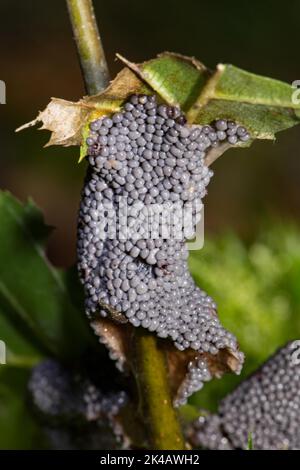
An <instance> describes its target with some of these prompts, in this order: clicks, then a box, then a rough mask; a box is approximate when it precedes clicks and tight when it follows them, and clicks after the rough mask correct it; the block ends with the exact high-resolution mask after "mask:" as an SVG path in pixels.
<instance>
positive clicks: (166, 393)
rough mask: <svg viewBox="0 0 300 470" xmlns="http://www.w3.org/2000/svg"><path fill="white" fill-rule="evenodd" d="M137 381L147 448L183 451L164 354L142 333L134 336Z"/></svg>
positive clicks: (153, 338)
mask: <svg viewBox="0 0 300 470" xmlns="http://www.w3.org/2000/svg"><path fill="white" fill-rule="evenodd" d="M134 352H135V359H134V360H135V366H136V372H137V382H138V386H139V392H140V396H141V401H142V405H143V411H144V415H145V417H146V419H147V427H148V430H149V432H148V434H149V440H150V444H151V448H152V449H155V450H184V449H185V444H184V439H183V436H182V432H181V429H180V424H179V421H178V417H177V413H176V412H175V410H174V408H173V406H172V399H171V393H170V388H169V383H168V378H167V368H166V358H165V354H164V351H163V350H162V349H160V348H159V347H158V344H157V340H156V338H155V336H154V335H151V334H149V333H147V332H144V331H143V330H140V329H139V330H137V332H136V335H135V351H134Z"/></svg>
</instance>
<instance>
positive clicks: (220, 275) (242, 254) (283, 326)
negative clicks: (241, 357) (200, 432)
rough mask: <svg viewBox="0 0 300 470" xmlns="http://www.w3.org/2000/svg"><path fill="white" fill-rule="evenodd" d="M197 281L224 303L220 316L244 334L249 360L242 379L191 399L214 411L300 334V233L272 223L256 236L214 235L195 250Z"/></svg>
mask: <svg viewBox="0 0 300 470" xmlns="http://www.w3.org/2000/svg"><path fill="white" fill-rule="evenodd" d="M190 269H191V272H192V274H193V276H194V278H195V280H196V282H197V283H198V284H199V286H201V287H202V288H203V289H205V290H206V291H207V292H208V293H209V294H210V295H211V296H212V297H213V298H214V300H216V302H217V303H218V305H219V316H220V318H221V321H222V323H223V324H224V326H225V327H226V328H228V329H229V330H230V331H232V332H233V333H234V334H235V335H236V336H237V338H238V340H239V343H240V346H241V349H242V351H244V352H245V354H246V361H245V365H244V368H243V372H242V374H241V376H240V377H233V376H231V375H230V376H226V377H223V378H222V379H221V380H214V381H213V382H212V383H210V384H207V385H206V387H205V388H204V389H203V390H202V391H201V392H199V393H197V394H195V395H194V397H193V398H192V399H191V403H194V404H197V405H199V406H201V407H202V406H203V407H206V406H207V407H209V408H211V409H214V408H215V407H216V404H217V402H218V400H219V399H220V398H221V397H222V396H224V394H226V392H227V391H228V390H230V389H231V388H232V387H233V386H234V385H235V384H236V383H237V382H239V381H240V380H241V379H242V377H244V376H245V375H248V374H249V373H250V372H251V371H252V370H254V369H255V368H256V367H257V366H258V365H259V364H260V363H262V362H263V361H264V360H265V359H266V358H267V357H268V356H269V355H270V354H272V352H274V350H276V349H277V348H278V347H279V346H280V345H282V344H283V343H285V342H286V341H287V340H289V339H294V338H299V337H300V231H299V228H298V227H296V226H295V225H293V224H291V223H282V222H279V221H277V222H272V223H271V222H269V223H265V224H264V225H263V227H261V229H260V230H259V233H258V235H257V237H256V238H255V240H253V241H252V242H251V243H250V244H248V245H247V244H245V243H243V242H242V241H241V240H240V239H239V238H238V237H237V236H236V235H234V234H233V233H227V234H226V235H223V236H219V237H216V238H214V239H208V240H206V242H205V246H204V249H203V250H201V251H198V252H197V251H192V252H191V256H190Z"/></svg>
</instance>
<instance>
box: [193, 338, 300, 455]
mask: <svg viewBox="0 0 300 470" xmlns="http://www.w3.org/2000/svg"><path fill="white" fill-rule="evenodd" d="M296 347H297V344H296V343H295V342H290V343H288V344H287V345H286V346H285V347H283V348H282V349H280V350H279V351H278V352H277V353H276V354H275V355H274V356H273V357H271V358H270V359H269V360H268V361H267V362H266V363H265V364H264V365H263V366H262V367H261V368H260V369H258V371H256V372H255V373H254V374H253V375H251V376H250V377H249V378H248V379H246V380H245V381H243V382H242V383H241V384H240V385H239V386H238V387H237V388H236V389H235V390H234V392H233V393H231V394H230V395H228V396H227V397H225V399H223V400H222V402H221V404H220V407H219V413H218V414H217V415H209V416H207V417H203V416H202V417H200V418H198V420H196V421H195V422H194V423H193V427H192V432H191V437H190V439H191V442H192V444H193V445H195V446H198V447H199V446H202V447H205V448H208V449H247V447H248V441H249V436H251V440H252V442H253V448H254V449H262V450H281V449H299V448H300V364H299V345H298V353H297V351H296V349H295V348H296Z"/></svg>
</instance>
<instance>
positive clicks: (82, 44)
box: [66, 0, 109, 95]
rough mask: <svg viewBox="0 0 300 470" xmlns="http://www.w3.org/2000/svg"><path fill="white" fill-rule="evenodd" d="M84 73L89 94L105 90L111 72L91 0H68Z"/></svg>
mask: <svg viewBox="0 0 300 470" xmlns="http://www.w3.org/2000/svg"><path fill="white" fill-rule="evenodd" d="M66 1H67V5H68V10H69V15H70V20H71V23H72V28H73V33H74V39H75V42H76V46H77V52H78V56H79V60H80V64H81V69H82V75H83V78H84V82H85V86H86V90H87V92H88V94H89V95H94V94H96V93H99V92H100V91H102V90H104V89H105V88H106V87H107V85H108V83H109V72H108V67H107V63H106V59H105V54H104V50H103V47H102V43H101V39H100V35H99V31H98V26H97V22H96V18H95V13H94V8H93V4H92V1H91V0H66Z"/></svg>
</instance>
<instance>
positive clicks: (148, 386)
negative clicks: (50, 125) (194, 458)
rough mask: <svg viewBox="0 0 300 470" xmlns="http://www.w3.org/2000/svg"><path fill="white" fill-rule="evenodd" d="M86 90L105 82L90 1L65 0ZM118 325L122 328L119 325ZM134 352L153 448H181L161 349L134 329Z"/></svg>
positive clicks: (94, 89)
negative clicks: (135, 332)
mask: <svg viewBox="0 0 300 470" xmlns="http://www.w3.org/2000/svg"><path fill="white" fill-rule="evenodd" d="M66 1H67V5H68V10H69V15H70V19H71V23H72V28H73V33H74V37H75V42H76V45H77V51H78V55H79V59H80V64H81V68H82V74H83V78H84V82H85V86H86V89H87V92H88V93H89V94H95V93H99V92H101V91H102V90H104V89H105V88H106V86H107V85H108V82H109V72H108V68H107V63H106V60H105V55H104V50H103V47H102V43H101V39H100V35H99V31H98V27H97V23H96V19H95V14H94V9H93V5H92V1H91V0H66ZM120 327H122V326H121V325H120ZM133 347H134V349H135V351H136V358H137V361H136V366H137V374H136V378H137V383H138V387H139V390H140V391H141V398H142V402H143V405H144V410H145V413H146V421H147V422H148V423H149V431H150V432H149V439H150V442H151V446H153V448H154V449H167V450H173V449H174V450H180V449H185V445H184V440H183V437H182V434H181V429H180V425H179V421H178V419H177V415H176V413H175V410H174V408H173V406H172V401H171V395H170V390H169V384H168V379H167V369H166V364H165V357H164V353H163V351H161V350H160V349H159V348H158V346H157V342H156V339H155V337H154V336H153V335H149V334H147V333H144V332H140V331H139V332H138V333H137V334H136V336H135V341H134V345H133Z"/></svg>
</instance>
